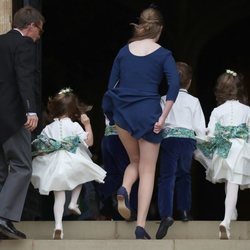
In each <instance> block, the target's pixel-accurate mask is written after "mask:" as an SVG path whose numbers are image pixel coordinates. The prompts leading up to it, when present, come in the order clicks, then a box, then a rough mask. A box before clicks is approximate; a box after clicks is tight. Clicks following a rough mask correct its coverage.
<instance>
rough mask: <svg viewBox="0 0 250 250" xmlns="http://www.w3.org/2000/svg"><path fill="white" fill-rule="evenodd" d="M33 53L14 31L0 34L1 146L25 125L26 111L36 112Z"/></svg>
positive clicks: (33, 46) (32, 45)
mask: <svg viewBox="0 0 250 250" xmlns="http://www.w3.org/2000/svg"><path fill="white" fill-rule="evenodd" d="M35 50H36V44H35V43H34V42H33V40H32V39H31V38H29V37H24V36H22V35H21V34H20V32H18V31H16V30H11V31H9V32H7V33H6V34H3V35H0V94H1V95H0V144H3V142H5V141H6V140H7V139H8V138H9V137H10V136H12V135H13V134H14V133H15V132H16V131H18V130H19V129H20V128H21V127H22V126H23V125H24V123H25V122H26V120H27V118H26V113H27V112H37V110H36V105H35V92H36V86H35V84H36V77H37V72H36V51H35Z"/></svg>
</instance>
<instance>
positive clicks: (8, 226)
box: [0, 218, 26, 239]
mask: <svg viewBox="0 0 250 250" xmlns="http://www.w3.org/2000/svg"><path fill="white" fill-rule="evenodd" d="M0 233H1V234H2V235H5V236H7V237H9V238H10V239H26V235H25V234H24V233H22V232H20V231H18V230H17V229H16V228H15V227H14V225H13V224H12V222H11V221H10V220H7V219H4V218H0Z"/></svg>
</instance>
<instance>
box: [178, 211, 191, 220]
mask: <svg viewBox="0 0 250 250" xmlns="http://www.w3.org/2000/svg"><path fill="white" fill-rule="evenodd" d="M179 213H180V220H182V221H183V222H187V221H190V220H192V217H191V215H190V212H189V211H186V210H184V211H180V212H179Z"/></svg>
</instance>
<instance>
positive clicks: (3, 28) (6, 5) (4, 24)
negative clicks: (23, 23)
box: [0, 0, 12, 34]
mask: <svg viewBox="0 0 250 250" xmlns="http://www.w3.org/2000/svg"><path fill="white" fill-rule="evenodd" d="M11 23H12V0H0V34H2V33H5V32H7V31H8V30H10V29H11Z"/></svg>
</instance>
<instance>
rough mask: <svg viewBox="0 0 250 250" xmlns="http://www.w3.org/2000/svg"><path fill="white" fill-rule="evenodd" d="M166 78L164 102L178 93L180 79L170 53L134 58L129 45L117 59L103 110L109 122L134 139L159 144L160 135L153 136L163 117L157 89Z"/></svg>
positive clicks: (161, 50) (157, 53)
mask: <svg viewBox="0 0 250 250" xmlns="http://www.w3.org/2000/svg"><path fill="white" fill-rule="evenodd" d="M164 75H165V76H166V78H167V83H168V91H167V100H173V101H174V100H175V99H176V97H177V95H178V92H179V75H178V72H177V69H176V64H175V60H174V58H173V56H172V53H171V52H170V51H169V50H167V49H165V48H163V47H160V48H158V49H156V50H155V51H154V52H152V53H150V54H148V55H146V56H136V55H134V54H132V53H131V52H130V51H129V47H128V45H126V46H124V47H123V48H121V49H120V51H119V53H118V55H117V56H116V58H115V60H114V63H113V67H112V71H111V75H110V79H109V85H108V90H107V91H106V93H105V94H104V97H103V100H102V108H103V111H104V113H105V114H106V115H107V117H108V119H109V120H110V121H111V124H112V123H115V124H117V125H118V126H120V127H121V128H123V129H125V130H127V131H128V132H129V133H130V134H131V135H132V136H133V137H135V138H136V139H141V138H143V139H145V140H147V141H149V142H153V143H160V142H161V140H162V136H161V133H159V134H156V133H154V132H153V128H154V124H155V122H157V121H158V119H159V117H160V116H161V114H162V109H161V106H160V98H161V96H160V94H159V85H160V83H161V81H162V78H163V77H164Z"/></svg>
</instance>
